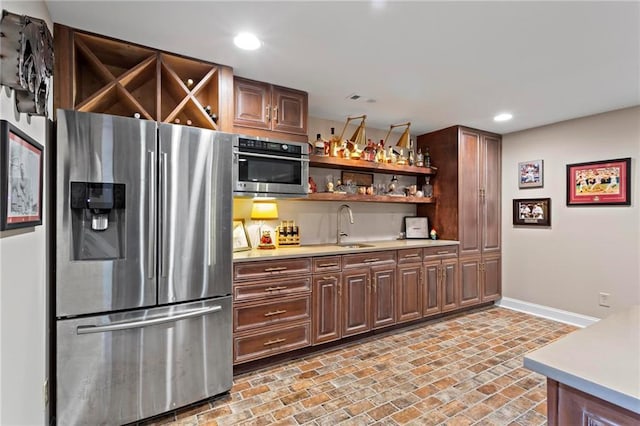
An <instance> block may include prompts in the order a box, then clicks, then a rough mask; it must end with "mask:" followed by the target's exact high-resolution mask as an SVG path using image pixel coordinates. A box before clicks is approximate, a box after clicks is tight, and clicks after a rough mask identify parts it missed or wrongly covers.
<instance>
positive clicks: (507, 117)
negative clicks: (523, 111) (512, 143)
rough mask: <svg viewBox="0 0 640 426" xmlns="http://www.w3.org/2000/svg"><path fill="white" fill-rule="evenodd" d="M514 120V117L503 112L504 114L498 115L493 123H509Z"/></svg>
mask: <svg viewBox="0 0 640 426" xmlns="http://www.w3.org/2000/svg"><path fill="white" fill-rule="evenodd" d="M512 118H513V115H511V114H509V113H508V112H503V113H502V114H498V115H496V116H495V117H493V121H507V120H511V119H512Z"/></svg>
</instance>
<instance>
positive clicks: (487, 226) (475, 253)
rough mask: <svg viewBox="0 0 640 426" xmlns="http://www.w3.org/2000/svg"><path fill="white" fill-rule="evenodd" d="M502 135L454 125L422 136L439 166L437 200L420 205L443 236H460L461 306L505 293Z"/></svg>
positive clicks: (435, 188)
mask: <svg viewBox="0 0 640 426" xmlns="http://www.w3.org/2000/svg"><path fill="white" fill-rule="evenodd" d="M501 143H502V138H501V136H500V135H498V134H494V133H489V132H485V131H481V130H476V129H471V128H467V127H462V126H453V127H448V128H446V129H442V130H438V131H435V132H431V133H427V134H424V135H421V136H418V147H419V148H421V149H422V151H423V152H425V151H426V150H427V149H428V150H429V153H430V155H431V164H432V165H433V166H435V167H437V168H438V179H436V180H434V182H433V191H434V196H435V198H436V200H437V202H436V203H435V204H432V205H419V206H418V207H417V209H418V215H419V216H427V217H428V218H429V221H430V226H433V227H434V228H435V229H436V230H437V232H438V236H439V237H440V238H442V239H451V240H458V241H460V247H459V250H460V251H459V265H460V266H459V274H458V278H459V282H458V286H459V287H458V295H459V297H458V305H459V307H464V306H469V305H474V304H477V303H482V302H489V301H493V300H496V299H498V298H499V297H500V294H501V276H500V271H501V264H500V250H501V246H500V222H501V221H500V210H501V208H500V192H501V188H500V186H501V184H500V183H501V170H500V156H501Z"/></svg>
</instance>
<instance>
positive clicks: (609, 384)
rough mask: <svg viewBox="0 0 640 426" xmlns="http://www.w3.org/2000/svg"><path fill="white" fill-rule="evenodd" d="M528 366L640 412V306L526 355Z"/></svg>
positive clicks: (568, 384) (525, 363)
mask: <svg viewBox="0 0 640 426" xmlns="http://www.w3.org/2000/svg"><path fill="white" fill-rule="evenodd" d="M524 366H525V367H526V368H528V369H530V370H533V371H535V372H538V373H540V374H543V375H545V376H547V377H549V378H550V379H553V380H556V381H558V382H560V383H564V384H565V385H567V386H571V387H572V388H575V389H578V390H581V391H582V392H585V393H588V394H591V395H593V396H596V397H598V398H600V399H603V400H605V401H608V402H611V403H612V404H615V405H618V406H620V407H623V408H626V409H628V410H631V411H633V412H634V413H638V414H640V305H636V306H634V307H632V308H629V309H626V310H624V311H621V312H617V313H614V314H612V315H611V316H609V317H607V318H605V319H603V320H600V321H598V322H597V323H595V324H593V325H591V326H589V327H587V328H584V329H582V330H578V331H575V332H573V333H571V334H569V335H568V336H566V337H564V338H562V339H560V340H558V341H556V342H553V343H550V344H549V345H547V346H545V347H543V348H541V349H538V350H536V351H533V352H531V353H529V354H527V355H525V357H524Z"/></svg>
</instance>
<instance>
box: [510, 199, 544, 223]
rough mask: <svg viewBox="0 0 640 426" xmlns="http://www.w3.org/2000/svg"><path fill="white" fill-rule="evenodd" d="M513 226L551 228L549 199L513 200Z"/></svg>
mask: <svg viewBox="0 0 640 426" xmlns="http://www.w3.org/2000/svg"><path fill="white" fill-rule="evenodd" d="M513 224H514V225H517V226H551V198H520V199H515V200H513Z"/></svg>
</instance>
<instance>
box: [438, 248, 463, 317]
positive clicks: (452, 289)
mask: <svg viewBox="0 0 640 426" xmlns="http://www.w3.org/2000/svg"><path fill="white" fill-rule="evenodd" d="M441 268H442V312H445V311H450V310H453V309H456V308H457V307H458V287H459V280H458V259H444V260H442V266H441Z"/></svg>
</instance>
